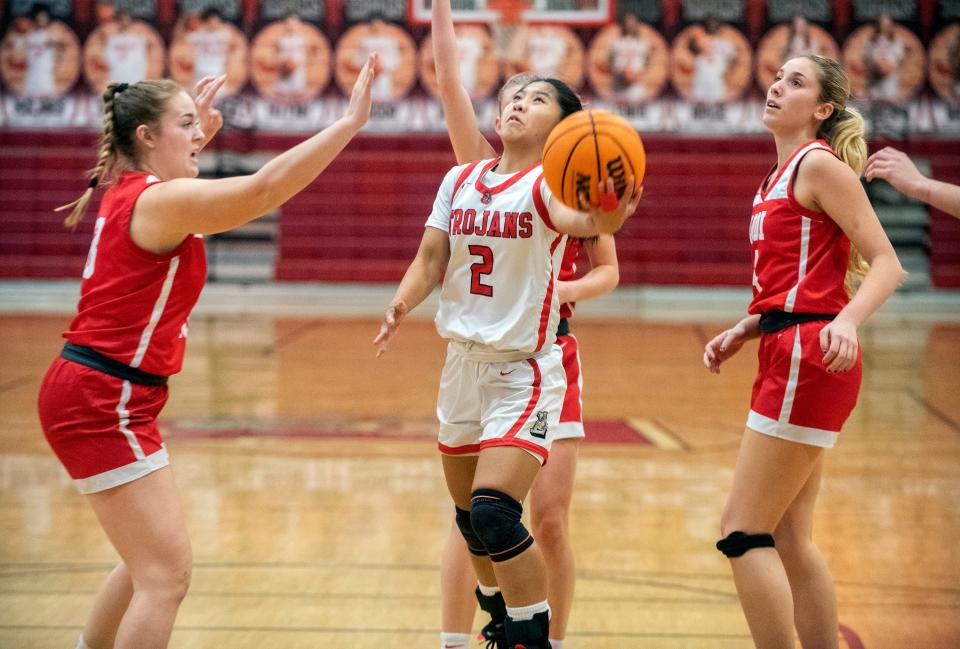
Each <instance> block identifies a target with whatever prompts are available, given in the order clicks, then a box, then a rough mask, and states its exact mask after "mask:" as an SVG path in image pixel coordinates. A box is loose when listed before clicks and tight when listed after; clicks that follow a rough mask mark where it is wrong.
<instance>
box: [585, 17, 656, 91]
mask: <svg viewBox="0 0 960 649" xmlns="http://www.w3.org/2000/svg"><path fill="white" fill-rule="evenodd" d="M588 74H589V77H590V86H591V87H592V88H593V90H594V92H596V93H597V96H599V97H600V98H602V99H604V100H607V101H618V102H623V103H629V102H637V103H643V102H647V101H649V100H651V99H653V98H655V97H658V96H660V93H662V92H663V88H664V86H666V84H667V79H668V78H669V75H670V49H669V46H668V45H667V41H666V40H664V38H663V36H661V35H660V32H658V31H657V30H655V29H653V28H652V27H650V26H649V25H645V24H644V23H642V22H640V20H639V19H638V18H637V17H636V16H635V15H633V14H626V15H624V16H623V17H622V18H621V19H620V21H619V22H618V24H615V25H610V26H609V27H607V28H605V29H601V30H600V31H599V32H597V35H596V36H594V38H593V42H591V43H590V50H589V54H588Z"/></svg>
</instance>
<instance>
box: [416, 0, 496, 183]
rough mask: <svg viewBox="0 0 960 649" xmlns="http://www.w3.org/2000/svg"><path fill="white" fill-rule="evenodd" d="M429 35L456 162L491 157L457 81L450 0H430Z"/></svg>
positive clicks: (464, 92) (467, 96) (493, 152)
mask: <svg viewBox="0 0 960 649" xmlns="http://www.w3.org/2000/svg"><path fill="white" fill-rule="evenodd" d="M430 36H431V38H432V41H433V65H434V68H435V69H436V71H437V85H438V86H439V88H440V103H441V104H443V114H444V117H446V120H447V133H448V134H449V135H450V143H451V144H452V145H453V153H454V155H456V156H457V164H463V163H466V162H471V161H473V160H482V159H484V158H492V157H494V156H495V155H496V151H494V149H493V147H492V146H491V145H490V143H489V142H488V141H487V139H486V138H485V137H483V134H482V133H481V132H480V127H479V125H478V124H477V116H476V114H475V113H474V112H473V102H472V101H471V100H470V95H469V94H468V93H467V90H466V88H464V87H463V85H462V84H461V82H460V52H459V48H458V47H457V36H456V33H455V32H454V31H453V14H452V12H451V9H450V0H433V8H432V9H431V23H430Z"/></svg>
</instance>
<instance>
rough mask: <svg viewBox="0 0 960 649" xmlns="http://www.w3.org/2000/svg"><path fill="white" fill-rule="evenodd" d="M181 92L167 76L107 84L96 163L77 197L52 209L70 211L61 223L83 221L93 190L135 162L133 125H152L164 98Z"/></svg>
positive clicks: (160, 112)
mask: <svg viewBox="0 0 960 649" xmlns="http://www.w3.org/2000/svg"><path fill="white" fill-rule="evenodd" d="M180 91H181V88H180V86H179V85H177V84H176V83H174V82H173V81H170V80H169V79H159V80H155V81H153V80H151V81H138V82H137V83H134V84H126V83H111V84H110V85H108V86H107V89H106V91H104V93H103V131H102V132H101V134H100V143H99V145H98V147H97V164H96V166H94V168H93V169H92V170H91V171H90V182H89V184H88V185H87V189H86V190H85V191H84V192H83V194H81V195H80V198H78V199H77V200H75V201H73V202H72V203H68V204H66V205H61V206H60V207H58V208H56V210H54V211H56V212H60V211H63V210H71V212H70V216H68V217H67V218H66V219H64V221H63V224H64V225H65V226H66V227H68V228H71V229H73V228H76V227H77V224H78V223H80V221H82V220H83V215H84V213H86V211H87V205H88V204H89V203H90V198H91V197H92V196H93V190H94V188H95V187H96V186H97V184H98V183H100V182H108V181H110V180H112V179H113V177H114V176H115V175H116V174H117V173H118V172H119V171H120V170H121V169H122V168H123V167H125V166H129V165H132V164H135V163H136V161H137V147H136V137H137V135H136V134H137V127H138V126H140V125H141V124H146V125H147V126H150V127H154V126H155V125H157V124H158V123H159V122H160V117H161V116H162V115H163V113H164V111H165V110H166V109H167V100H169V99H170V97H173V96H174V95H176V94H177V93H179V92H180Z"/></svg>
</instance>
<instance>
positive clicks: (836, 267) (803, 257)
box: [749, 140, 850, 313]
mask: <svg viewBox="0 0 960 649" xmlns="http://www.w3.org/2000/svg"><path fill="white" fill-rule="evenodd" d="M814 149H823V150H824V151H829V152H830V153H833V150H832V149H831V148H830V147H829V146H828V145H827V144H826V142H824V141H823V140H816V141H813V142H808V143H807V144H805V145H803V146H801V147H800V148H799V149H797V151H796V152H794V154H793V155H792V156H790V159H789V160H788V161H787V163H786V164H785V165H784V166H783V168H782V169H780V170H778V171H776V175H774V176H773V178H772V179H770V182H769V184H768V185H767V184H766V183H764V184H761V185H760V189H759V190H758V191H757V195H756V197H754V199H753V216H752V218H751V220H750V243H751V245H752V247H753V301H752V302H751V303H750V308H749V312H750V313H766V312H768V311H786V312H788V313H839V312H840V310H841V309H842V308H843V307H844V306H846V304H847V302H848V298H847V294H846V292H845V291H844V289H843V280H844V277H845V276H846V272H847V264H848V261H849V257H850V240H849V239H847V236H846V235H845V234H844V233H843V230H841V229H840V227H839V226H838V225H837V224H836V223H835V222H834V221H833V219H831V218H830V216H829V215H827V214H826V213H824V212H816V211H813V210H808V209H807V208H805V207H803V206H802V205H801V204H800V203H798V202H797V200H796V199H795V198H794V196H793V183H794V177H795V175H796V172H797V168H798V167H799V165H800V161H801V160H802V159H803V157H804V156H805V155H806V154H807V153H809V152H810V151H813V150H814ZM834 155H836V154H834ZM773 173H774V172H771V174H773ZM767 178H770V176H769V175H768V176H767ZM765 185H766V186H767V188H766V190H765V189H764V186H765Z"/></svg>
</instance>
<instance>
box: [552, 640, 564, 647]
mask: <svg viewBox="0 0 960 649" xmlns="http://www.w3.org/2000/svg"><path fill="white" fill-rule="evenodd" d="M550 646H551V647H553V649H563V640H554V639H553V638H551V639H550Z"/></svg>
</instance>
